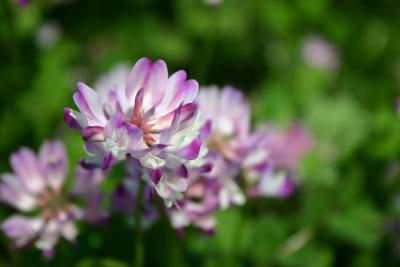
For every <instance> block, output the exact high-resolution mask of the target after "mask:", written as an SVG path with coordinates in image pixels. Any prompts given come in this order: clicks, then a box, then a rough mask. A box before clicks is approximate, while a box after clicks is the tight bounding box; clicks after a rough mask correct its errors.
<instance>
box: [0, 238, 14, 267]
mask: <svg viewBox="0 0 400 267" xmlns="http://www.w3.org/2000/svg"><path fill="white" fill-rule="evenodd" d="M0 236H1V241H2V242H3V245H4V248H5V249H6V252H7V254H8V257H9V260H10V262H11V266H12V267H18V266H19V264H18V262H19V260H18V257H17V254H16V253H15V251H14V250H13V249H12V248H11V247H10V245H9V240H8V238H7V237H6V236H5V235H4V234H1V235H0Z"/></svg>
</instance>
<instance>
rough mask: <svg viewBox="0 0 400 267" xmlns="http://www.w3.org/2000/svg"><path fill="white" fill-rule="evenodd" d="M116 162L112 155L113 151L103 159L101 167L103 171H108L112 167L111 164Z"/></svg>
mask: <svg viewBox="0 0 400 267" xmlns="http://www.w3.org/2000/svg"><path fill="white" fill-rule="evenodd" d="M114 163H115V159H114V157H113V155H112V153H111V152H110V153H108V154H107V155H106V156H105V157H104V159H103V163H102V164H101V168H102V170H103V171H107V170H109V169H110V168H111V166H112V165H113V164H114Z"/></svg>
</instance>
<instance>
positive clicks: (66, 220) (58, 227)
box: [0, 141, 81, 255]
mask: <svg viewBox="0 0 400 267" xmlns="http://www.w3.org/2000/svg"><path fill="white" fill-rule="evenodd" d="M11 166H12V169H13V171H14V173H4V174H2V176H1V183H0V199H1V200H2V201H3V202H5V203H6V204H8V205H10V206H12V207H14V208H16V209H18V210H19V211H20V212H21V213H26V214H27V215H23V214H18V215H12V216H11V217H9V218H8V219H6V220H5V221H4V222H3V223H2V224H1V228H2V230H3V231H4V232H5V234H6V235H7V236H8V237H10V238H11V239H13V241H14V245H15V246H16V247H18V248H19V247H23V246H25V245H27V244H28V243H29V242H31V241H34V240H35V246H36V247H37V248H38V249H41V250H42V251H43V252H44V253H45V255H51V251H52V250H53V248H54V246H55V245H56V243H57V242H58V240H59V238H60V237H64V238H65V239H67V240H69V241H71V242H73V241H74V240H75V238H76V235H77V229H76V227H75V224H74V221H75V220H76V219H78V218H80V217H81V211H80V209H79V208H78V207H77V206H75V205H73V204H71V203H69V201H68V199H67V198H66V196H65V194H64V192H63V188H62V187H63V185H64V182H65V178H66V173H67V157H66V154H65V150H64V146H63V144H62V143H61V142H59V141H50V142H45V143H44V144H43V145H42V147H41V149H40V151H39V154H38V155H35V154H34V153H33V152H32V151H31V150H30V149H28V148H21V149H20V150H18V151H17V152H15V153H14V154H12V155H11ZM28 214H29V215H28ZM30 214H35V215H30Z"/></svg>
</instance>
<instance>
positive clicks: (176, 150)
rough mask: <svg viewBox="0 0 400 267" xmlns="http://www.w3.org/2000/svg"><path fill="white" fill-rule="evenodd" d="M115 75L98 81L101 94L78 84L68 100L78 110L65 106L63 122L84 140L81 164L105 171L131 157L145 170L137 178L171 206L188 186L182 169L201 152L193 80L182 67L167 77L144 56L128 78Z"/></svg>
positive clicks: (162, 65) (157, 64)
mask: <svg viewBox="0 0 400 267" xmlns="http://www.w3.org/2000/svg"><path fill="white" fill-rule="evenodd" d="M121 74H122V75H121ZM125 74H126V73H125ZM118 75H119V76H118V77H117V78H116V77H115V76H114V78H113V79H111V78H110V80H109V81H110V82H108V83H107V82H105V80H104V79H102V82H100V85H101V87H102V88H103V89H101V93H99V92H96V91H95V90H93V89H91V88H90V87H88V86H87V85H85V84H83V83H80V82H79V83H78V91H77V92H76V93H75V94H74V96H73V98H74V101H75V104H76V105H77V106H78V108H79V110H80V112H75V111H73V110H71V109H65V110H64V118H65V121H66V123H67V124H68V125H69V126H71V127H72V128H75V129H78V130H80V132H81V135H82V137H83V139H84V140H85V149H86V151H87V153H88V154H89V157H88V158H87V159H86V160H85V161H84V164H83V165H84V166H86V167H96V166H101V167H102V168H103V169H105V170H106V169H109V168H110V167H111V166H112V165H113V164H114V163H116V162H118V161H124V160H126V159H127V157H132V158H134V159H136V160H138V162H139V165H138V168H141V169H143V170H145V172H143V177H142V178H143V179H145V180H146V181H147V182H148V183H149V184H150V185H151V186H152V187H153V188H154V189H155V191H156V192H157V193H158V194H159V195H160V196H161V197H162V198H163V199H164V200H165V203H166V205H167V206H171V205H172V204H173V203H175V201H176V200H177V199H179V198H181V197H182V192H184V191H185V190H186V189H187V179H186V173H187V171H186V170H187V167H188V166H189V165H193V164H194V163H195V162H202V161H201V160H199V159H198V158H199V155H202V154H204V153H202V151H204V149H205V148H204V147H202V141H201V139H200V134H201V132H200V130H201V127H200V126H201V125H202V123H201V121H200V119H199V116H198V114H197V105H196V104H195V103H194V100H195V97H196V95H197V90H198V84H197V82H196V81H195V80H186V72H185V71H183V70H181V71H178V72H176V73H174V74H172V75H171V76H170V77H169V76H168V71H167V66H166V64H165V62H164V61H162V60H157V61H155V62H152V61H150V60H149V59H147V58H142V59H140V60H139V61H138V62H137V63H136V64H135V66H134V67H133V69H132V70H131V71H130V72H129V74H128V75H127V77H125V75H124V72H123V71H122V72H119V74H118ZM104 87H105V88H107V87H108V88H109V89H108V90H107V89H105V90H104ZM199 167H200V166H199Z"/></svg>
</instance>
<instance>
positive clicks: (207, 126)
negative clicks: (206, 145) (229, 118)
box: [200, 120, 212, 140]
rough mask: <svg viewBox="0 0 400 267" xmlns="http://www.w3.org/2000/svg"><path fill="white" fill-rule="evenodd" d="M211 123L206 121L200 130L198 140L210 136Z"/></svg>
mask: <svg viewBox="0 0 400 267" xmlns="http://www.w3.org/2000/svg"><path fill="white" fill-rule="evenodd" d="M211 129H212V121H211V120H207V121H206V123H205V124H204V126H203V127H202V128H201V130H200V139H202V140H203V139H205V138H207V137H208V136H209V135H210V134H211Z"/></svg>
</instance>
